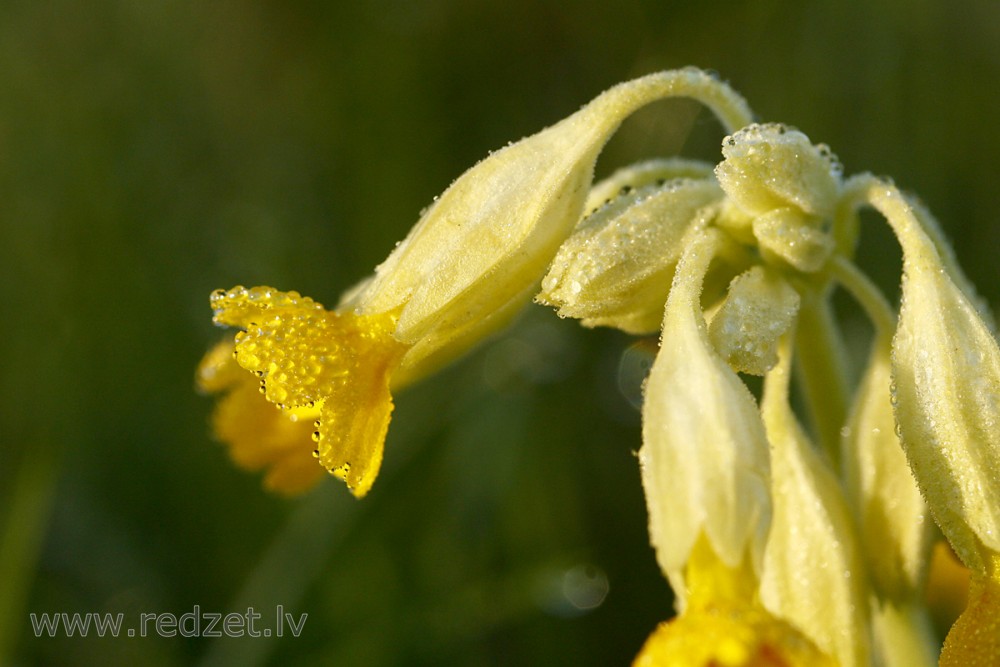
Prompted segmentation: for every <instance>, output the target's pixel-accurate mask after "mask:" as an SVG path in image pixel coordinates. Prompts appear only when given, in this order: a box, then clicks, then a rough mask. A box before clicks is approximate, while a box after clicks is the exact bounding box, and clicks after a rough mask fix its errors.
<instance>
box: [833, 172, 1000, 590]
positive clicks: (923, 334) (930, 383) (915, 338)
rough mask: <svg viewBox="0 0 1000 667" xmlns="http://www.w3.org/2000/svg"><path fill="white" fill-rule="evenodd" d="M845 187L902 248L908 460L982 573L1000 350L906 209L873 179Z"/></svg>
mask: <svg viewBox="0 0 1000 667" xmlns="http://www.w3.org/2000/svg"><path fill="white" fill-rule="evenodd" d="M851 190H852V191H857V192H859V193H861V195H860V196H861V197H862V198H863V199H864V200H865V201H867V202H868V203H870V204H871V205H872V206H873V207H875V208H876V209H877V210H878V211H879V212H880V213H882V214H883V215H884V216H885V218H886V219H887V220H888V222H889V224H890V225H891V226H892V228H893V231H894V232H895V234H896V236H897V238H898V239H899V242H900V245H901V246H902V248H903V290H902V291H903V293H902V305H901V307H900V315H899V323H898V325H897V328H896V333H895V336H894V337H893V341H892V377H893V385H894V387H895V395H894V399H895V414H896V421H897V422H898V424H899V431H900V436H901V438H902V442H903V446H904V448H905V450H906V455H907V459H908V460H909V462H910V466H911V468H912V469H913V473H914V476H915V477H916V480H917V484H918V485H919V486H920V489H921V491H922V493H923V495H924V497H925V498H926V499H927V503H928V506H929V507H930V509H931V512H932V513H933V514H934V518H935V520H936V521H937V523H938V525H939V526H940V527H941V530H942V532H943V533H944V534H945V536H946V537H947V538H948V541H949V542H950V543H951V545H952V547H953V548H954V549H955V552H956V553H957V554H958V556H959V558H961V560H962V561H963V562H964V563H965V564H966V565H967V566H968V567H969V568H971V569H972V570H974V571H976V572H979V573H980V574H984V573H985V568H986V564H985V563H984V562H983V561H982V554H983V553H984V552H993V553H995V552H1000V348H998V347H997V342H996V340H995V339H994V337H993V334H992V332H991V331H990V328H989V327H988V325H987V324H986V323H985V322H984V321H983V319H982V317H981V316H980V314H979V312H978V310H977V308H976V306H975V305H974V304H973V302H972V301H971V300H970V299H969V297H968V295H966V294H965V293H964V292H963V290H961V289H960V288H959V287H958V286H957V285H956V283H955V281H954V280H953V278H952V271H950V270H949V268H948V266H947V264H946V263H945V262H944V261H942V258H941V254H940V253H939V252H938V249H937V244H936V243H935V242H934V240H933V239H932V238H931V236H929V235H928V234H927V233H926V231H925V230H924V228H923V225H922V220H921V218H920V216H919V215H918V214H917V211H915V210H914V208H913V206H912V205H911V203H910V202H909V201H908V200H907V199H906V198H905V197H903V196H902V194H901V193H899V191H898V190H897V189H896V188H895V187H893V186H891V185H888V184H885V183H881V182H879V181H877V180H876V179H874V178H871V177H859V178H858V179H856V180H855V182H854V184H853V185H852V187H851Z"/></svg>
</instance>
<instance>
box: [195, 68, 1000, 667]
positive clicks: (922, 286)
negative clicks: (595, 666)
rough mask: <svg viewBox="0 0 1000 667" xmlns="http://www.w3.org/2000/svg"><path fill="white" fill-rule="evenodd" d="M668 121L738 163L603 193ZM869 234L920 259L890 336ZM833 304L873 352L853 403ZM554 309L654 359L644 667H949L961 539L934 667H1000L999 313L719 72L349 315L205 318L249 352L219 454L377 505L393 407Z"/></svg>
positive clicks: (608, 123)
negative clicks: (872, 219) (661, 601)
mask: <svg viewBox="0 0 1000 667" xmlns="http://www.w3.org/2000/svg"><path fill="white" fill-rule="evenodd" d="M671 96H685V97H690V98H694V99H695V100H698V101H700V102H701V103H703V104H704V105H706V106H707V107H708V108H709V109H711V110H712V111H713V112H714V113H715V115H716V116H717V117H718V118H719V120H720V122H721V123H722V125H723V127H724V129H725V130H726V132H728V133H729V136H727V137H726V138H725V139H724V141H723V144H722V160H721V161H720V162H719V163H718V164H717V165H714V166H713V165H710V164H706V163H702V162H697V161H691V160H683V159H679V158H671V159H663V160H653V161H648V162H643V163H640V164H636V165H632V166H630V167H626V168H624V169H621V170H619V171H618V172H616V173H614V174H612V175H611V176H610V177H609V178H607V179H605V180H603V181H601V182H598V183H593V182H592V180H593V169H594V164H595V162H596V160H597V157H598V155H599V153H600V152H601V149H602V148H603V146H604V144H605V143H606V141H607V140H608V139H609V138H610V136H611V135H612V134H613V133H614V132H615V131H616V130H617V128H618V126H619V124H620V123H621V122H622V121H623V120H624V119H625V118H626V117H628V116H629V115H630V114H631V113H633V112H634V111H636V110H637V109H639V108H641V107H643V106H645V105H647V104H649V103H650V102H653V101H655V100H658V99H662V98H665V97H671ZM863 207H870V208H873V209H874V210H875V211H877V212H878V213H879V214H881V216H882V217H883V218H884V219H885V220H886V222H887V223H888V224H889V226H890V227H891V229H892V231H893V232H894V233H895V236H896V237H897V239H898V240H899V243H900V246H901V247H902V253H903V275H902V299H901V304H900V307H899V308H898V310H897V309H894V308H893V307H892V306H890V304H889V303H888V301H887V300H886V299H885V298H884V297H883V295H882V294H881V292H880V291H879V289H878V288H877V287H876V286H875V285H874V284H873V283H872V282H871V281H870V280H869V278H868V277H867V276H866V275H865V274H864V273H863V272H862V271H861V270H860V269H859V268H858V267H857V266H856V264H855V263H854V261H853V258H854V254H855V248H856V245H857V243H858V239H859V235H860V226H861V225H860V218H859V215H858V213H859V210H860V209H861V208H863ZM837 288H839V289H842V290H844V291H846V292H847V293H848V294H850V295H851V296H852V297H854V298H855V300H856V301H857V302H858V304H859V305H860V307H861V309H862V310H863V312H865V313H866V314H867V315H868V317H869V318H870V320H871V322H872V324H873V328H874V331H875V334H874V339H873V341H872V344H871V352H870V356H869V359H868V362H867V366H866V367H865V370H864V373H863V377H862V379H861V380H860V382H859V383H857V386H856V387H853V388H852V387H851V386H850V382H849V381H848V380H847V372H846V368H847V366H848V364H847V362H846V360H845V357H844V352H843V350H842V344H841V339H840V333H839V327H838V323H837V321H836V318H835V316H834V312H833V309H832V307H831V294H832V293H833V291H834V290H835V289H837ZM532 298H534V300H535V301H537V302H539V303H542V304H546V305H549V306H552V307H554V308H556V309H557V311H558V314H559V315H560V316H562V317H571V318H576V319H579V320H580V321H581V323H582V324H583V325H584V326H588V327H592V326H609V327H615V328H618V329H621V330H623V331H626V332H629V333H632V334H637V335H646V334H655V333H657V332H659V334H660V342H661V344H660V349H659V353H658V354H657V356H656V360H655V362H654V364H653V367H652V369H651V371H650V375H649V377H648V379H647V382H646V385H645V395H644V404H643V443H642V448H641V449H640V451H639V462H640V465H641V473H642V480H643V485H644V489H645V493H646V500H647V505H648V511H649V530H650V538H651V542H652V545H653V547H654V549H655V552H656V557H657V560H658V562H659V564H660V566H661V568H662V570H663V572H664V575H665V576H666V577H667V578H668V580H669V581H670V583H671V585H672V586H673V588H674V591H675V593H676V598H677V605H678V616H677V617H676V618H675V619H673V620H671V621H669V622H666V623H664V624H663V625H661V626H660V627H659V628H658V629H656V631H655V632H654V633H653V634H652V636H651V637H650V638H649V640H648V641H647V643H646V645H645V646H644V647H643V648H642V650H641V652H640V654H639V656H638V657H637V659H636V664H637V665H706V666H707V665H726V666H736V665H840V666H842V667H853V666H865V665H874V664H885V665H899V666H903V665H915V666H920V665H930V664H934V662H935V661H936V660H937V657H938V656H937V654H938V650H939V643H938V641H937V639H936V637H934V634H933V631H932V630H931V625H930V621H929V617H928V607H927V604H926V602H925V599H926V588H927V576H928V575H927V572H928V566H929V562H930V558H931V554H932V550H933V549H934V547H935V543H936V542H938V541H939V540H940V536H941V535H943V537H944V539H945V540H947V543H948V544H949V545H950V547H951V549H953V551H954V553H955V554H957V557H958V558H959V559H960V560H961V562H962V563H964V564H965V566H967V567H968V568H969V570H970V572H971V584H970V592H969V603H968V607H967V609H966V611H965V613H964V614H962V616H961V617H959V619H958V621H957V622H956V623H955V625H954V626H953V628H952V630H951V632H950V633H949V635H948V637H947V639H946V641H945V644H944V649H943V651H942V652H941V656H940V660H941V664H948V665H995V664H1000V620H998V619H1000V349H998V346H997V341H996V338H995V335H994V333H993V329H992V324H991V320H990V317H989V315H988V314H987V311H986V309H985V307H984V306H983V305H982V304H981V303H979V302H978V300H977V298H976V297H975V295H974V292H973V290H972V288H971V286H970V285H969V284H968V282H967V281H966V279H965V278H964V276H963V275H962V273H961V271H960V269H959V268H958V265H957V263H956V262H955V260H954V257H953V256H952V254H951V251H950V249H949V247H948V245H947V243H946V242H945V241H944V239H943V237H942V235H941V233H940V231H939V229H938V227H937V224H936V223H935V221H934V220H933V218H932V217H931V215H930V214H929V212H928V211H927V210H926V209H925V208H924V207H923V206H922V205H921V204H920V203H919V202H918V201H916V200H915V199H913V198H912V197H909V196H908V195H906V194H904V193H902V192H901V191H900V190H899V189H897V188H896V187H895V186H894V185H893V184H892V183H891V182H887V181H885V180H882V179H879V178H876V177H874V176H871V175H868V174H861V175H858V176H853V177H850V178H845V177H844V175H843V173H842V169H841V166H840V164H839V162H838V161H837V159H836V158H835V157H834V156H833V154H832V153H831V152H830V150H829V149H827V148H826V147H825V146H823V145H814V144H813V143H812V142H811V141H810V140H809V139H808V138H807V137H806V136H805V135H804V134H802V133H801V132H799V131H798V130H795V129H793V128H790V127H786V126H784V125H780V124H772V123H769V124H758V123H755V122H753V117H752V115H751V112H750V110H749V108H748V107H747V105H746V103H745V102H744V101H743V99H742V98H741V97H739V96H738V95H737V94H736V93H734V92H733V90H732V89H731V88H729V87H728V86H727V85H726V84H724V83H722V82H720V81H719V80H717V79H716V78H714V77H713V76H711V75H709V74H707V73H704V72H702V71H700V70H696V69H684V70H677V71H670V72H663V73H658V74H652V75H649V76H646V77H643V78H640V79H636V80H634V81H631V82H627V83H624V84H620V85H618V86H616V87H614V88H611V89H610V90H608V91H606V92H605V93H603V94H602V95H600V96H598V97H597V98H595V99H594V100H593V101H592V102H590V103H589V104H587V105H586V106H584V107H583V108H582V109H580V110H579V111H578V112H576V113H575V114H573V115H572V116H570V117H568V118H566V119H565V120H563V121H561V122H560V123H558V124H556V125H554V126H552V127H550V128H548V129H545V130H543V131H542V132H539V133H538V134H535V135H533V136H530V137H528V138H526V139H523V140H521V141H519V142H517V143H514V144H511V145H509V146H508V147H507V148H504V149H503V150H500V151H497V152H496V153H493V154H492V155H491V156H490V157H488V158H487V159H485V160H483V161H482V162H480V163H479V164H477V165H476V166H475V167H473V168H472V169H470V170H469V171H468V172H466V173H465V174H464V175H462V176H461V177H460V178H459V179H458V180H456V181H455V182H454V183H453V184H452V185H451V187H449V188H448V190H446V191H445V193H444V194H443V195H442V196H441V197H439V198H438V199H437V200H436V201H435V203H434V205H433V206H431V207H430V208H429V209H428V210H427V211H426V212H425V213H424V214H423V216H422V217H421V219H420V220H419V222H418V223H417V224H416V226H415V227H414V228H413V230H412V231H411V232H410V234H409V235H408V236H407V238H406V239H404V240H403V242H402V243H400V244H399V245H398V246H397V247H396V249H395V250H394V251H393V252H392V254H391V255H390V256H389V257H388V259H386V261H385V262H383V263H382V264H381V265H380V266H378V267H377V268H376V269H375V273H374V275H372V276H371V277H370V278H368V279H366V280H364V281H363V282H361V283H360V284H359V285H358V286H356V287H355V288H353V289H352V290H350V291H349V292H348V293H346V294H345V295H344V296H343V298H342V299H341V302H340V303H339V304H338V305H337V307H336V308H335V309H333V310H327V309H325V308H323V307H322V306H321V305H320V304H318V303H316V302H315V301H313V300H311V299H309V298H306V297H302V296H300V295H299V294H297V293H295V292H287V293H286V292H279V291H277V290H273V289H271V288H266V287H257V288H253V289H246V288H243V287H236V288H233V289H230V290H228V291H225V290H219V291H217V292H215V293H213V294H212V297H211V302H212V307H213V308H214V311H215V317H214V321H215V322H216V323H217V324H220V325H225V326H231V327H236V328H238V329H239V332H238V333H237V334H236V336H235V340H233V341H231V342H226V343H222V344H220V345H219V346H218V347H217V348H216V349H214V350H213V351H211V352H210V353H209V355H208V356H206V358H205V360H204V361H203V362H202V364H201V366H200V368H199V371H198V379H199V383H200V385H201V386H202V387H203V388H204V389H206V390H209V391H217V392H224V393H225V396H224V397H223V398H222V399H221V400H220V403H219V405H218V407H217V409H216V413H215V428H216V431H217V433H218V435H219V437H220V438H221V439H222V440H224V441H225V442H226V443H227V444H228V445H229V448H230V451H231V454H232V457H233V458H234V460H236V462H237V463H239V464H241V465H243V466H245V467H248V468H251V469H261V468H266V469H267V474H266V477H265V483H266V484H267V485H268V486H269V487H271V488H273V489H275V490H278V491H284V492H288V493H294V492H297V491H300V490H302V489H304V488H306V487H308V486H310V485H311V484H313V483H314V482H315V481H316V479H317V478H318V477H319V475H320V473H321V472H322V469H323V468H325V469H326V470H328V471H329V472H331V473H332V474H334V475H335V476H337V477H339V478H341V479H343V480H344V481H345V482H346V483H347V485H348V488H350V489H351V491H352V492H353V493H354V494H355V495H357V496H359V497H360V496H363V495H364V494H365V493H366V492H367V491H368V490H369V489H370V487H371V485H372V483H373V482H374V480H375V477H376V475H377V473H378V469H379V465H380V463H381V460H382V450H383V443H384V440H385V434H386V431H387V428H388V425H389V420H390V414H391V411H392V392H393V391H395V390H397V389H399V388H400V387H402V386H404V385H406V384H408V383H410V382H413V381H415V380H417V379H419V378H420V377H422V376H424V375H425V374H427V373H429V372H433V371H434V370H435V369H436V368H438V367H440V366H441V365H442V364H445V363H447V362H449V361H450V360H452V359H454V358H455V357H456V356H458V355H460V354H462V353H463V352H465V351H466V350H468V349H469V348H470V347H471V346H473V345H475V344H476V343H477V342H479V341H481V340H483V339H484V338H485V337H486V336H488V335H490V334H491V333H493V332H495V331H497V330H498V329H500V328H501V327H503V326H504V325H506V324H507V323H508V322H509V321H510V320H511V319H512V318H513V317H514V316H515V315H516V314H517V312H518V311H519V310H520V309H521V308H522V307H524V306H525V305H526V304H527V303H529V302H530V301H531V300H532ZM793 369H794V371H795V374H796V380H797V384H796V388H797V390H799V391H800V393H801V394H802V396H801V399H802V400H801V401H800V402H798V403H796V405H797V406H798V405H800V404H801V405H803V406H804V409H803V412H804V414H803V415H802V419H803V420H804V421H806V423H807V425H808V428H806V426H804V425H803V424H802V423H800V415H798V414H797V413H796V411H795V410H793V408H792V400H791V398H790V395H791V393H792V392H791V389H790V387H791V375H792V373H793ZM749 376H760V377H762V378H763V383H762V384H763V389H762V390H761V391H760V392H758V394H759V395H755V394H754V393H753V392H751V391H750V390H749V389H748V386H747V384H746V382H745V379H746V378H748V377H749ZM310 453H312V455H313V456H312V457H311V456H310ZM313 457H315V458H316V459H318V461H319V464H320V465H316V464H315V462H314V461H312V458H313ZM935 524H936V526H937V528H935ZM938 528H939V529H940V533H939V532H938Z"/></svg>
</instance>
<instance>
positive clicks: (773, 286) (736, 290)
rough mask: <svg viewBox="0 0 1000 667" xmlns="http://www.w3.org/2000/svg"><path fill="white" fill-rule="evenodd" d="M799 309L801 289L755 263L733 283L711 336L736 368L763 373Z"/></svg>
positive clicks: (769, 365) (711, 329) (717, 316)
mask: <svg viewBox="0 0 1000 667" xmlns="http://www.w3.org/2000/svg"><path fill="white" fill-rule="evenodd" d="M798 311H799V295H798V292H796V291H795V290H794V289H792V287H791V285H789V284H788V282H787V281H785V280H784V279H783V278H782V277H781V276H780V275H779V274H778V273H777V272H776V271H774V270H772V269H768V268H765V267H762V266H755V267H753V268H751V269H748V270H747V271H745V272H743V273H741V274H740V275H738V276H737V277H736V278H734V279H733V282H732V283H730V285H729V294H728V295H727V296H726V299H725V301H723V302H722V306H721V307H720V308H719V311H718V312H717V313H716V314H715V317H713V318H712V324H711V326H710V327H709V330H708V335H709V338H710V339H711V340H712V344H713V345H714V346H715V349H716V350H717V351H718V352H719V354H720V355H722V358H723V359H725V360H726V361H727V362H728V363H729V365H730V366H731V367H732V368H733V370H736V371H739V372H740V373H750V374H751V375H764V374H765V373H766V372H767V371H769V370H771V368H772V367H773V366H774V365H775V364H776V363H777V362H778V339H779V338H780V337H781V336H782V335H783V334H784V333H785V332H786V331H788V328H789V327H790V326H791V325H792V323H793V322H794V321H795V315H796V314H797V313H798Z"/></svg>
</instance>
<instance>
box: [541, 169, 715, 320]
mask: <svg viewBox="0 0 1000 667" xmlns="http://www.w3.org/2000/svg"><path fill="white" fill-rule="evenodd" d="M721 198H722V190H721V189H719V186H718V184H717V183H716V182H715V179H714V178H702V179H697V180H695V179H688V178H683V179H674V180H669V181H665V182H662V183H659V182H653V183H650V184H647V185H643V186H638V187H634V188H633V187H629V186H623V189H622V190H621V191H620V193H619V194H618V195H617V196H615V197H614V198H612V199H610V200H609V201H608V202H607V203H606V204H603V205H602V206H600V207H599V208H597V210H595V211H594V212H593V213H591V214H590V215H589V216H587V217H586V218H584V220H583V222H582V223H581V224H580V226H579V227H577V229H576V230H575V231H574V232H573V234H572V235H571V236H570V237H569V238H568V239H566V241H564V242H563V244H562V245H561V246H560V247H559V251H558V252H557V253H556V256H555V258H554V259H553V260H552V264H551V266H550V267H549V272H548V275H546V276H545V278H544V279H543V280H542V291H541V292H539V294H538V296H536V297H535V300H536V301H537V302H539V303H542V304H545V305H550V306H554V307H556V308H557V309H558V313H559V316H560V317H573V318H577V319H579V320H581V323H582V324H583V325H584V326H588V327H592V326H612V327H616V328H618V329H622V330H624V331H627V332H629V333H637V334H642V333H651V332H653V331H656V330H657V329H659V326H660V322H661V321H662V319H663V306H664V304H665V303H666V301H667V293H668V292H669V290H670V283H671V280H672V278H673V271H674V267H675V266H676V264H677V259H678V258H679V257H680V253H681V244H680V241H681V239H682V238H683V236H684V233H685V232H686V231H687V229H688V228H689V227H690V226H691V225H692V224H694V223H695V222H696V221H698V220H699V218H700V217H701V216H703V215H705V214H707V213H708V212H707V211H705V210H704V209H705V207H706V206H709V205H710V204H712V203H714V202H717V201H719V200H720V199H721Z"/></svg>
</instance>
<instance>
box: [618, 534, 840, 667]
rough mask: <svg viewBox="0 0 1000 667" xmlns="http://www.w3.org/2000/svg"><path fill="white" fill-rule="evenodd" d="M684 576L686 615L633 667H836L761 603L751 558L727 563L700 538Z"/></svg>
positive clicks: (661, 632) (653, 638)
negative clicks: (733, 563)
mask: <svg viewBox="0 0 1000 667" xmlns="http://www.w3.org/2000/svg"><path fill="white" fill-rule="evenodd" d="M684 579H685V581H687V586H686V590H685V599H686V600H687V605H686V607H685V609H684V611H683V613H681V615H680V616H678V617H677V618H676V619H674V620H672V621H669V622H666V623H662V624H661V625H660V626H659V627H658V628H657V629H656V630H655V631H654V632H653V634H652V635H650V637H649V639H647V640H646V643H645V645H644V646H643V647H642V650H641V651H640V652H639V655H638V656H637V657H636V659H635V661H634V662H633V663H632V664H633V667H836V663H835V662H834V661H833V660H832V659H831V658H830V657H829V656H827V655H826V654H824V653H823V652H822V651H820V650H819V649H818V648H817V647H816V645H815V644H814V643H813V642H812V641H811V640H810V639H809V638H808V637H806V636H805V635H804V634H802V632H800V631H799V630H797V629H796V628H795V627H794V626H793V625H791V624H789V623H788V622H786V621H783V620H781V619H779V618H776V617H775V616H774V615H772V614H771V613H770V612H768V611H767V610H766V609H765V608H764V607H763V606H762V605H761V603H760V600H759V599H758V598H757V593H756V588H757V584H758V582H757V578H756V576H755V575H754V573H753V567H752V565H751V564H750V562H749V560H744V561H742V562H741V563H739V564H737V565H736V566H735V567H732V566H729V565H726V564H725V563H723V562H722V561H721V560H720V559H719V558H718V556H716V555H715V553H714V552H713V550H712V548H711V547H710V546H709V544H708V541H707V540H706V539H705V538H704V536H702V537H701V538H699V539H698V541H697V542H696V543H695V545H694V548H693V549H692V551H691V554H690V558H689V560H688V564H687V566H686V568H685V577H684Z"/></svg>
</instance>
